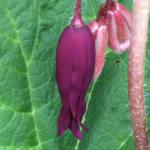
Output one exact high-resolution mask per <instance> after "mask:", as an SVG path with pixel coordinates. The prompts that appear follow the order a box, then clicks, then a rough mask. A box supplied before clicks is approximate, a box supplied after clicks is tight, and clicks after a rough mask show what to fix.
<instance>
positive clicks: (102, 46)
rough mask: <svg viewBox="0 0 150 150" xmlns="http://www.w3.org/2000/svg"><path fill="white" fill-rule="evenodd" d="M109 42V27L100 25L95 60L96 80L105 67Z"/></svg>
mask: <svg viewBox="0 0 150 150" xmlns="http://www.w3.org/2000/svg"><path fill="white" fill-rule="evenodd" d="M107 40H108V30H107V26H106V25H104V24H100V25H99V29H98V31H97V36H96V39H95V50H96V58H95V69H94V75H93V79H94V80H96V79H97V78H98V77H99V75H100V74H101V72H102V69H103V66H104V61H105V51H106V46H107Z"/></svg>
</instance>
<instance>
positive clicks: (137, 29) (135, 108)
mask: <svg viewBox="0 0 150 150" xmlns="http://www.w3.org/2000/svg"><path fill="white" fill-rule="evenodd" d="M149 6H150V0H136V1H135V4H134V9H133V23H132V36H131V49H130V51H129V64H128V78H129V81H128V88H129V93H128V94H129V104H130V111H131V118H132V126H133V132H134V140H135V145H136V150H148V149H149V148H148V136H147V129H146V116H145V111H144V87H143V85H144V60H145V53H146V42H147V32H148V14H149Z"/></svg>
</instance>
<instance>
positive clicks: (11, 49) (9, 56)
mask: <svg viewBox="0 0 150 150" xmlns="http://www.w3.org/2000/svg"><path fill="white" fill-rule="evenodd" d="M103 2H104V0H83V2H82V4H83V5H82V10H83V11H82V16H83V18H84V20H85V23H88V22H89V21H90V20H92V19H94V18H95V17H96V14H97V12H98V9H99V5H100V4H102V3H103ZM120 2H122V3H123V4H125V6H127V7H128V8H130V9H131V8H132V1H130V0H127V1H125V0H120ZM74 3H75V0H63V1H58V0H0V8H1V9H0V18H1V19H0V150H99V149H101V150H127V149H129V150H134V144H133V139H132V130H131V123H130V114H129V107H128V94H127V59H128V56H127V54H122V55H117V54H114V53H113V52H110V53H108V54H107V57H106V62H105V67H104V70H103V73H102V74H101V76H100V78H99V79H98V80H97V81H94V82H93V83H91V86H90V88H89V92H88V93H87V98H86V100H87V113H86V115H85V117H84V118H83V122H84V123H85V124H86V126H87V127H89V129H90V131H89V132H88V133H85V134H84V140H83V141H81V142H80V141H78V140H77V139H76V138H75V137H74V136H73V135H72V133H71V132H70V131H67V132H66V133H65V134H64V135H63V136H61V137H57V135H56V132H57V117H58V113H59V110H60V96H59V93H58V89H57V85H56V81H55V52H56V46H57V41H58V39H59V36H60V34H61V32H62V31H63V29H64V28H65V26H67V25H68V24H69V22H70V20H71V17H72V14H73V8H74ZM149 47H150V46H149ZM149 47H148V48H149ZM149 60H150V51H148V52H147V59H146V66H145V102H146V103H145V108H146V110H147V119H148V121H149V120H150V107H149V106H148V99H149V98H150V85H149V84H150V78H149V74H150V68H149V65H150V61H149ZM148 127H149V129H150V124H148Z"/></svg>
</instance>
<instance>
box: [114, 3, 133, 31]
mask: <svg viewBox="0 0 150 150" xmlns="http://www.w3.org/2000/svg"><path fill="white" fill-rule="evenodd" d="M115 5H116V9H117V11H119V12H120V13H121V14H122V16H123V17H124V20H125V21H126V23H127V25H128V27H129V29H130V30H131V21H132V14H131V12H130V11H129V10H128V9H126V8H125V7H124V6H123V5H121V4H120V3H118V2H116V3H115Z"/></svg>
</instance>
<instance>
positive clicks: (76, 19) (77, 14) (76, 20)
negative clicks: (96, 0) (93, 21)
mask: <svg viewBox="0 0 150 150" xmlns="http://www.w3.org/2000/svg"><path fill="white" fill-rule="evenodd" d="M83 24H84V23H83V20H82V18H81V0H76V6H75V10H74V16H73V19H72V22H71V25H73V26H75V27H77V28H79V27H81V26H82V25H83Z"/></svg>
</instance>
